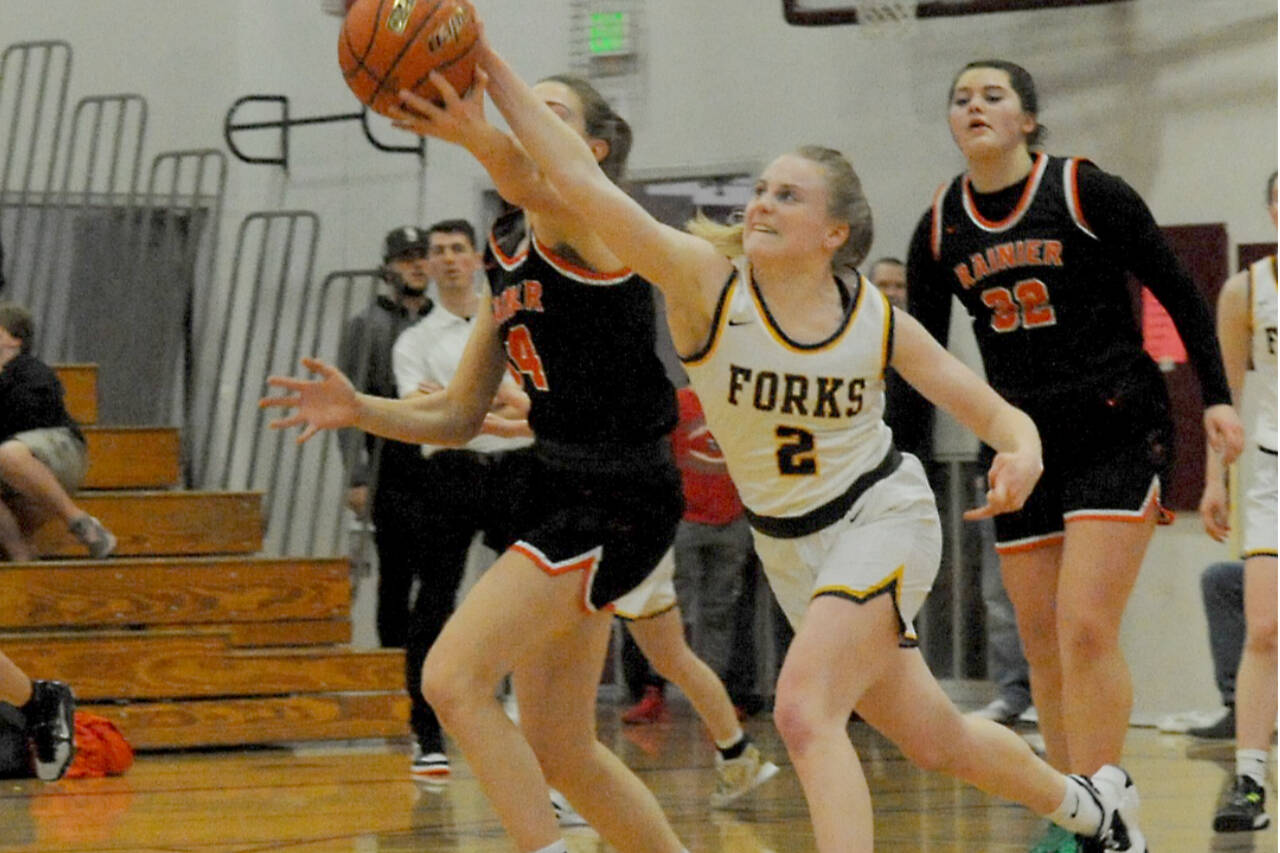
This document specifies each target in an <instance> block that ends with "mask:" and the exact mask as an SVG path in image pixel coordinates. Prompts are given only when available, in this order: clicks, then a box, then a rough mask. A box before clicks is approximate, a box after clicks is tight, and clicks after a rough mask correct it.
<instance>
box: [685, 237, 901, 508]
mask: <svg viewBox="0 0 1280 853" xmlns="http://www.w3.org/2000/svg"><path fill="white" fill-rule="evenodd" d="M851 296H852V299H851V300H850V302H849V304H848V306H847V308H846V311H845V315H844V318H843V321H842V322H841V324H840V327H839V328H838V329H837V330H836V331H835V333H834V334H833V335H831V337H830V338H828V339H827V340H825V341H822V342H820V343H815V344H801V343H797V342H795V341H792V340H790V339H788V338H787V336H786V334H785V333H784V332H783V331H782V330H781V329H779V328H778V326H777V324H776V323H774V322H773V320H772V318H771V317H770V315H769V310H768V308H767V307H766V305H765V303H764V301H763V300H762V299H761V296H760V293H759V291H758V290H757V289H756V287H755V285H754V284H753V282H752V279H751V270H750V267H749V266H748V265H747V263H746V261H745V260H739V261H738V263H737V272H736V273H735V275H734V276H733V277H732V278H731V279H730V280H729V283H728V284H726V285H725V289H724V292H723V293H721V296H720V303H719V305H717V307H716V314H715V317H714V319H713V321H712V328H711V335H710V339H709V340H708V342H707V344H706V346H705V347H704V348H703V349H702V350H701V351H700V352H698V353H695V354H693V355H692V356H690V357H688V358H685V359H683V361H684V363H685V368H686V369H687V370H688V373H689V377H690V379H691V380H692V382H693V387H694V390H695V391H697V392H698V399H699V400H700V401H701V402H702V408H703V409H704V411H705V412H706V416H707V426H709V427H710V429H711V432H712V434H714V435H715V437H716V441H717V442H718V443H719V444H720V447H721V448H722V449H723V450H724V456H725V460H726V461H727V463H728V466H729V473H730V475H731V476H732V477H733V481H734V483H735V484H736V485H737V487H738V492H739V494H740V495H741V496H742V502H743V503H744V504H746V506H747V508H748V509H750V510H751V511H752V512H754V513H756V514H757V515H765V516H773V517H783V518H785V517H792V516H797V515H800V514H803V513H806V512H809V511H810V510H813V509H816V508H817V507H819V506H822V505H823V504H825V503H827V502H829V501H831V500H832V499H833V498H836V497H838V496H839V495H841V494H843V493H844V492H845V491H846V490H847V489H848V488H849V486H850V485H851V484H852V483H853V481H854V480H855V479H857V478H858V476H859V475H861V474H863V473H865V472H867V471H869V470H871V469H873V468H875V467H876V465H877V464H878V463H879V462H880V461H881V460H882V459H883V458H884V456H885V454H886V453H887V452H888V451H889V448H890V445H891V444H892V438H891V433H890V430H889V428H888V427H887V426H885V423H884V420H883V419H882V417H881V416H882V415H883V413H884V368H885V364H886V362H887V360H888V357H889V351H890V347H891V345H892V337H893V314H892V311H891V309H890V306H889V303H888V301H887V300H885V298H884V296H883V295H881V293H880V291H879V290H877V289H876V288H875V286H874V285H872V284H871V283H870V282H868V281H867V280H866V279H865V278H860V280H859V281H858V282H857V285H856V286H855V287H854V288H853V292H852V294H851Z"/></svg>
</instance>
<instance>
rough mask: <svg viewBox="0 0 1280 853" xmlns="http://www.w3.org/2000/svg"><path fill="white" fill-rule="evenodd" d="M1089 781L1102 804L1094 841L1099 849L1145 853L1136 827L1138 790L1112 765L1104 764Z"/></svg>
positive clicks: (1123, 773) (1143, 843)
mask: <svg viewBox="0 0 1280 853" xmlns="http://www.w3.org/2000/svg"><path fill="white" fill-rule="evenodd" d="M1089 782H1090V784H1091V785H1092V786H1093V788H1094V790H1095V791H1096V792H1097V793H1098V796H1099V800H1100V802H1101V804H1102V811H1103V816H1102V828H1101V829H1100V830H1099V831H1098V838H1097V840H1099V841H1101V842H1102V849H1103V850H1115V851H1120V853H1147V839H1146V838H1145V837H1144V836H1143V835H1142V830H1141V829H1139V828H1138V810H1139V802H1138V787H1137V786H1136V785H1134V784H1133V780H1132V779H1131V778H1129V774H1128V773H1126V772H1124V770H1122V769H1120V768H1119V767H1116V766H1115V765H1114V764H1104V765H1103V766H1102V769H1100V770H1099V771H1098V772H1097V773H1094V774H1093V776H1092V777H1091V778H1090V779H1089Z"/></svg>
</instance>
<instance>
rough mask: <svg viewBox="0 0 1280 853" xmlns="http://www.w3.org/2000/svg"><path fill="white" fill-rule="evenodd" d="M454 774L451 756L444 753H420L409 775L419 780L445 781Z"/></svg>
mask: <svg viewBox="0 0 1280 853" xmlns="http://www.w3.org/2000/svg"><path fill="white" fill-rule="evenodd" d="M451 772H452V770H450V768H449V756H447V755H445V754H444V753H443V752H419V753H418V754H417V756H415V757H414V759H413V764H412V765H410V767H409V773H410V775H412V776H415V777H417V778H423V777H427V778H431V779H443V778H446V777H448V776H449V774H450V773H451Z"/></svg>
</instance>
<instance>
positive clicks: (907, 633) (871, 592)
mask: <svg viewBox="0 0 1280 853" xmlns="http://www.w3.org/2000/svg"><path fill="white" fill-rule="evenodd" d="M906 568H907V567H906V566H905V565H901V566H898V568H896V569H894V570H893V572H892V574H890V575H889V576H888V577H886V578H885V579H884V580H882V581H879V582H878V583H875V584H872V585H871V586H869V587H867V588H866V589H853V588H852V587H847V586H845V585H843V584H831V585H830V586H820V587H818V588H817V589H815V590H814V591H813V593H812V594H811V595H810V596H809V600H810V601H812V600H813V599H815V598H817V597H818V596H820V595H835V596H839V597H840V598H849V599H852V600H853V601H855V602H857V603H858V604H866V603H867V602H868V601H870V600H871V599H873V598H875V597H876V596H877V595H883V594H884V593H886V592H887V593H889V594H890V595H891V596H892V597H893V610H894V612H895V613H897V614H898V631H899V633H901V634H902V636H904V637H906V638H907V639H909V640H914V639H917V637H916V635H915V632H914V631H913V630H908V628H907V625H908V624H909V623H908V622H907V620H906V619H905V618H903V616H902V574H903V572H905V571H906Z"/></svg>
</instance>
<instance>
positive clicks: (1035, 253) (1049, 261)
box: [955, 240, 1062, 288]
mask: <svg viewBox="0 0 1280 853" xmlns="http://www.w3.org/2000/svg"><path fill="white" fill-rule="evenodd" d="M1060 266H1062V241H1061V240H1014V241H1010V242H1008V243H999V244H997V245H995V246H990V247H988V248H987V250H986V252H985V253H982V252H975V253H974V254H972V255H970V256H969V260H968V261H961V262H960V263H958V264H956V266H955V273H956V278H957V279H959V280H960V284H961V286H962V287H965V288H970V287H973V286H974V285H975V284H977V283H978V282H980V281H982V280H983V279H984V278H986V277H987V276H989V275H993V274H995V273H998V272H1001V271H1003V270H1007V269H1014V268H1016V267H1060Z"/></svg>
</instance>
